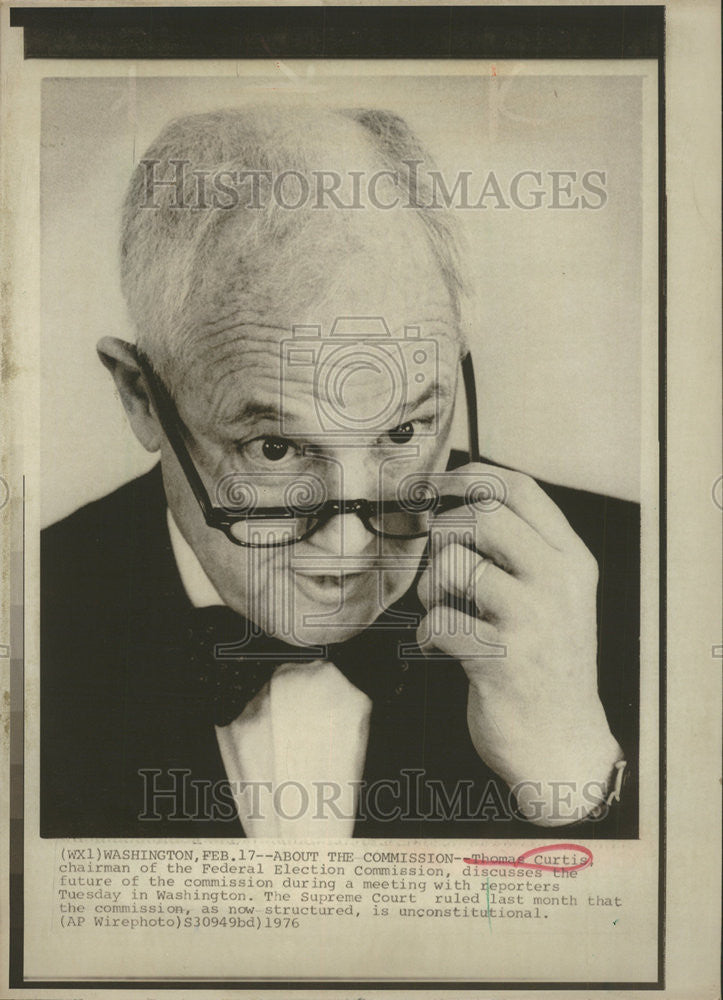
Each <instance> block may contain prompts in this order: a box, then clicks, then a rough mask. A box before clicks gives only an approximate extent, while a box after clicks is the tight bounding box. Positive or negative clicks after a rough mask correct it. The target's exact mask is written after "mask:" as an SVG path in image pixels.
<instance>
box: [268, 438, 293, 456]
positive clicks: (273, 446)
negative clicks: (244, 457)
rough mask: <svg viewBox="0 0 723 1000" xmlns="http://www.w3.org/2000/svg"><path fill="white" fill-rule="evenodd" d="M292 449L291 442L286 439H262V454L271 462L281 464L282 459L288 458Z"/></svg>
mask: <svg viewBox="0 0 723 1000" xmlns="http://www.w3.org/2000/svg"><path fill="white" fill-rule="evenodd" d="M290 448H291V442H290V441H286V440H285V439H284V438H274V437H269V438H262V439H261V453H262V454H263V456H264V458H268V460H269V461H270V462H280V461H281V459H282V458H286V456H287V454H288V453H289V449H290Z"/></svg>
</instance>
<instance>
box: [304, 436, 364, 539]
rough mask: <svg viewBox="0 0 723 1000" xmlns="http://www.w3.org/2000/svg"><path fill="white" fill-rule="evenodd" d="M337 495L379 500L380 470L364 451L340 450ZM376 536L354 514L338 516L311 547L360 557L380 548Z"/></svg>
mask: <svg viewBox="0 0 723 1000" xmlns="http://www.w3.org/2000/svg"><path fill="white" fill-rule="evenodd" d="M334 458H335V461H334V465H335V470H334V471H335V473H336V474H335V475H333V476H332V477H331V478H332V479H333V480H334V483H335V487H334V492H335V494H336V498H337V499H339V500H357V499H360V498H364V499H367V500H374V499H376V497H377V495H378V493H379V471H378V467H377V466H376V465H375V463H374V461H373V460H372V458H371V456H369V455H366V454H364V449H362V448H349V449H346V448H345V449H343V450H342V449H339V450H338V451H337V452H336V454H335V456H334ZM375 537H376V536H375V535H374V534H373V533H372V532H371V531H368V530H367V528H365V527H364V524H363V522H362V520H361V518H360V517H359V516H358V515H357V514H354V513H349V514H337V515H336V516H334V517H332V518H330V519H329V520H328V521H327V522H326V524H324V525H322V527H321V528H319V530H318V531H316V532H315V533H314V534H313V535H312V536H311V538H310V539H309V542H310V544H312V545H315V546H316V547H317V548H319V549H322V550H323V551H324V552H328V553H329V554H334V555H345V556H357V555H361V554H362V553H364V552H365V551H366V550H367V549H369V548H373V547H374V546H375V545H376V542H375Z"/></svg>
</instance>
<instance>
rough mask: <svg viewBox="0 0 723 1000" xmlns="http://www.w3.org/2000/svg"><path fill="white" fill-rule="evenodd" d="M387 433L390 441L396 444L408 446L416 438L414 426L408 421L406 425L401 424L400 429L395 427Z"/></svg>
mask: <svg viewBox="0 0 723 1000" xmlns="http://www.w3.org/2000/svg"><path fill="white" fill-rule="evenodd" d="M387 433H388V435H389V440H390V441H392V442H393V443H394V444H407V442H409V441H411V440H412V438H413V437H414V424H413V423H412V421H411V420H408V421H407V422H406V423H405V424H400V425H399V427H394V428H392V430H390V431H388V432H387Z"/></svg>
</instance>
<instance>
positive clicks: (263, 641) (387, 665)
mask: <svg viewBox="0 0 723 1000" xmlns="http://www.w3.org/2000/svg"><path fill="white" fill-rule="evenodd" d="M414 635H415V626H414V624H411V623H410V624H409V625H400V624H399V623H398V622H395V621H394V618H393V613H392V612H385V614H384V615H382V616H381V618H379V619H378V620H377V621H376V622H375V623H374V625H373V626H371V627H370V628H368V629H367V630H366V631H365V632H363V633H361V635H358V636H354V637H353V638H352V639H349V640H347V641H346V642H342V643H334V644H330V645H328V646H318V647H306V648H304V647H299V646H292V645H289V644H288V643H285V642H283V641H281V640H280V639H274V638H272V637H271V636H268V635H266V634H265V633H263V632H258V631H254V626H252V625H251V623H250V622H248V621H247V620H246V619H245V618H243V617H242V616H241V615H237V614H236V613H235V612H234V611H232V610H231V609H230V608H228V607H225V606H221V605H218V606H213V607H207V608H193V609H191V610H190V612H189V619H188V624H187V631H186V639H187V642H188V662H189V668H190V671H191V677H192V679H193V681H194V682H195V683H196V684H197V685H198V686H199V688H200V692H201V697H202V699H203V702H204V704H205V705H206V706H207V707H208V709H209V710H210V712H211V714H212V716H213V721H214V723H215V725H217V726H227V725H229V723H231V722H233V720H234V719H235V718H237V717H238V716H239V715H240V713H241V712H242V711H243V710H244V708H245V707H246V705H247V704H248V702H250V701H251V700H252V699H253V698H254V697H255V696H256V695H257V694H258V693H259V691H260V690H261V689H262V688H263V686H264V685H265V684H266V683H267V681H268V680H269V679H270V678H271V676H272V674H273V672H274V670H275V669H276V668H277V667H278V666H280V665H281V664H282V663H309V662H311V661H312V660H320V659H323V660H329V661H331V662H332V663H333V664H334V665H335V666H336V667H337V668H338V669H339V670H340V671H341V672H342V673H343V674H344V676H345V677H346V678H347V680H349V681H351V683H352V684H354V685H355V686H356V687H358V688H359V689H360V690H361V691H363V692H364V693H365V694H366V695H368V696H369V698H371V700H372V702H375V703H376V704H377V705H379V704H382V705H387V706H388V705H389V704H390V703H391V702H393V701H394V700H395V699H397V698H399V697H400V696H401V695H402V694H403V693H404V691H405V689H406V687H407V685H408V683H409V680H410V673H416V671H413V669H412V664H410V662H409V660H408V659H405V658H404V657H403V656H402V655H400V650H401V651H402V652H404V651H406V652H407V654H408V655H413V651H414V649H415V647H414V646H413V643H414ZM410 646H412V649H411V650H410V648H409V647H410Z"/></svg>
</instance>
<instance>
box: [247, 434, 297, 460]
mask: <svg viewBox="0 0 723 1000" xmlns="http://www.w3.org/2000/svg"><path fill="white" fill-rule="evenodd" d="M238 447H239V451H240V452H241V453H242V454H244V455H246V456H247V457H248V458H249V459H251V460H252V461H254V462H261V463H265V464H268V463H275V464H281V463H282V462H283V463H284V464H285V463H286V461H288V460H290V459H293V458H294V457H296V456H297V455H299V454H300V448H299V446H298V445H297V444H295V442H294V441H291V440H290V439H289V438H282V437H274V436H273V435H269V436H268V437H258V438H254V440H253V441H247V442H246V443H245V444H243V445H239V446H238Z"/></svg>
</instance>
